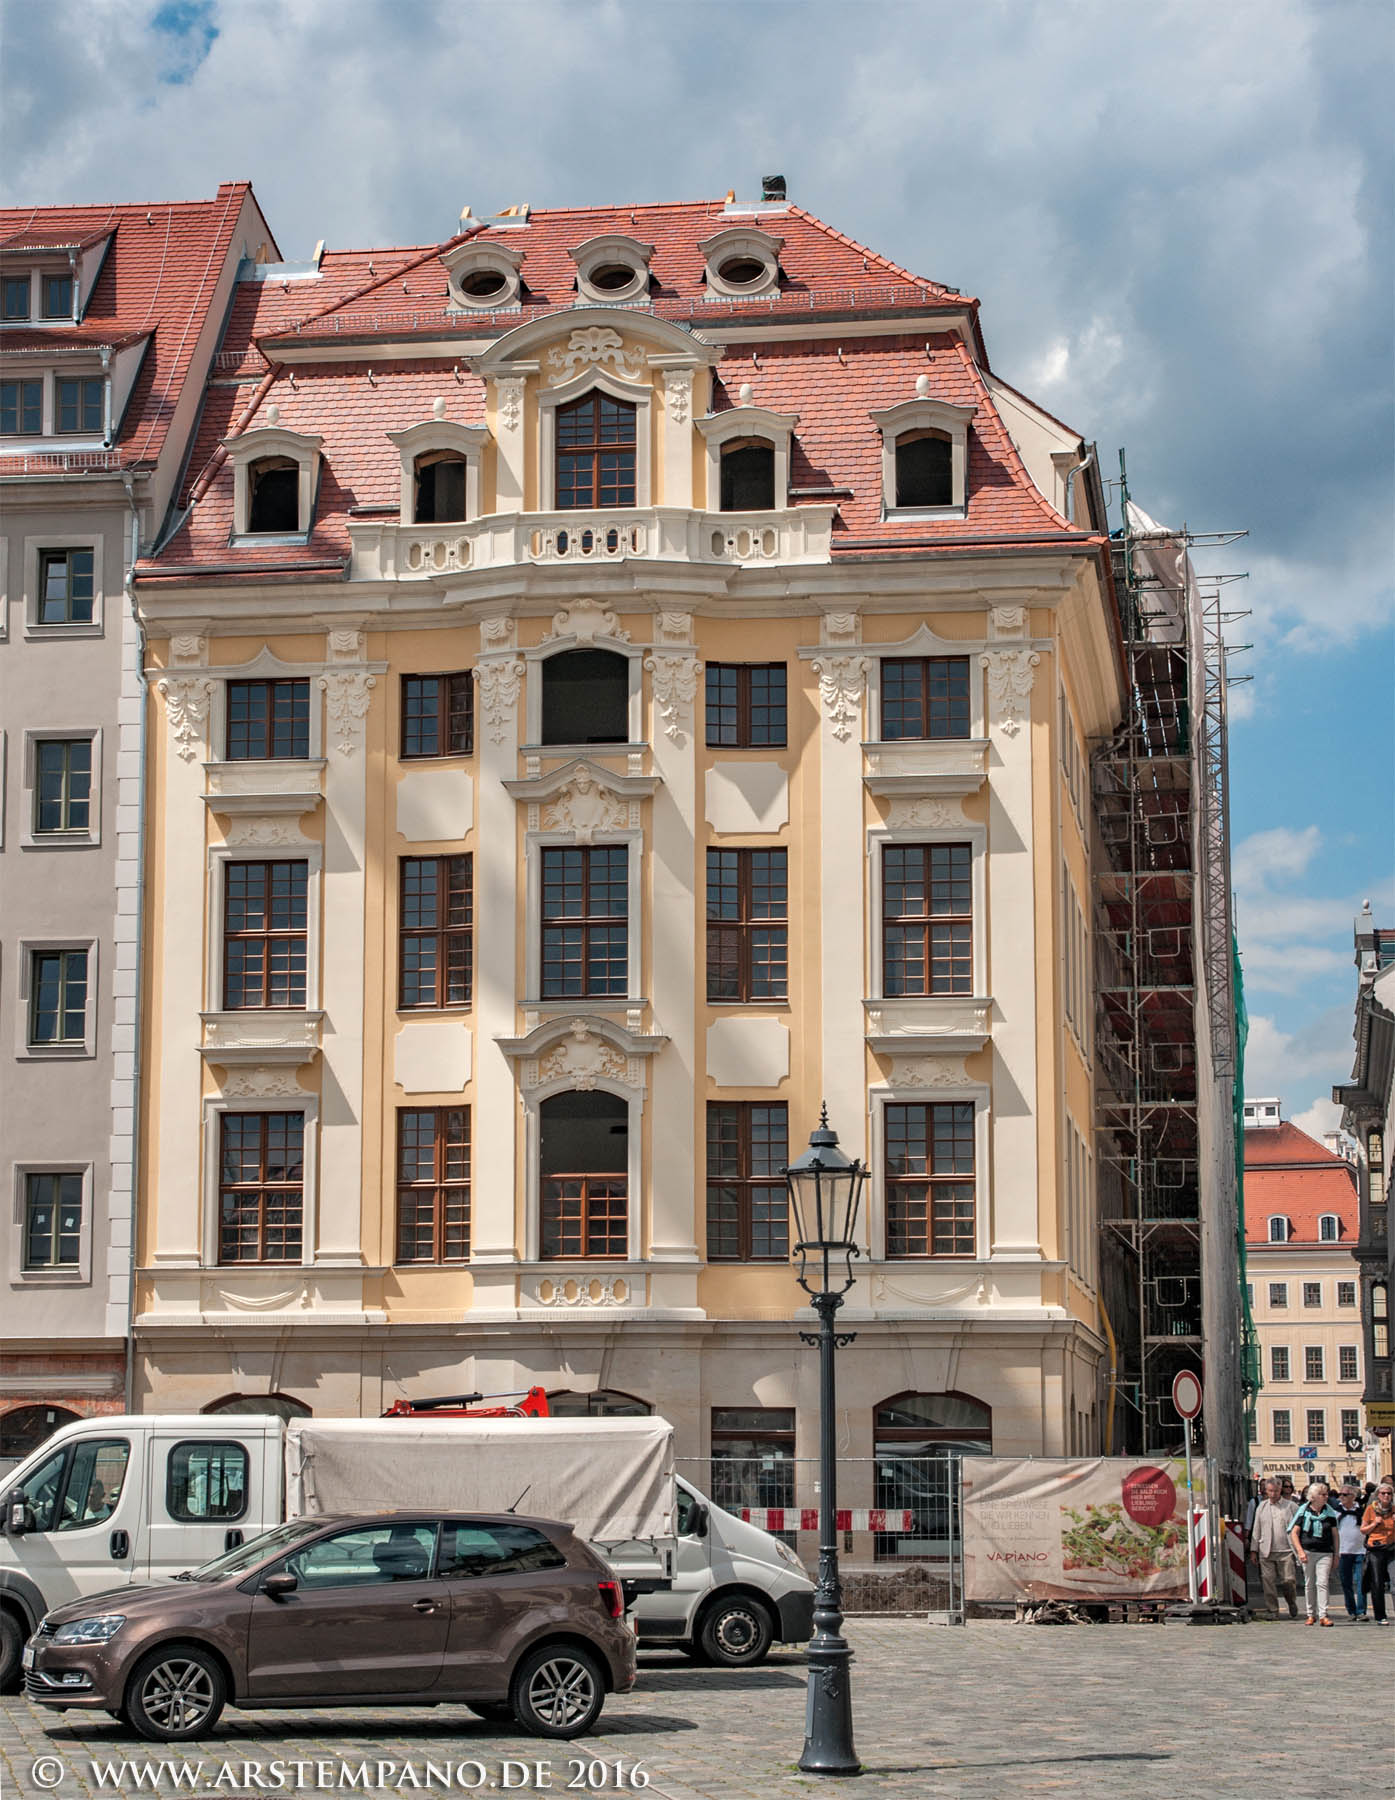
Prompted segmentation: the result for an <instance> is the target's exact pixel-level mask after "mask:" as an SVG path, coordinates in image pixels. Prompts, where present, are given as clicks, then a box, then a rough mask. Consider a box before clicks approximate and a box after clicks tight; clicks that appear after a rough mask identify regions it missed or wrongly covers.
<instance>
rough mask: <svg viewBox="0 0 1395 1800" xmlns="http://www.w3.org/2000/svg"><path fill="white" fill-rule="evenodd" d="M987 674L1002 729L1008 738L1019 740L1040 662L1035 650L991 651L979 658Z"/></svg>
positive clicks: (991, 697)
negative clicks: (1035, 670) (1018, 735)
mask: <svg viewBox="0 0 1395 1800" xmlns="http://www.w3.org/2000/svg"><path fill="white" fill-rule="evenodd" d="M978 660H979V662H980V663H981V664H982V665H983V667H984V668H985V669H986V670H987V671H988V698H989V700H990V701H991V702H992V704H993V707H994V709H995V710H996V713H997V719H998V723H999V725H1001V726H1002V728H1003V731H1004V733H1005V735H1006V736H1008V737H1016V736H1017V733H1018V732H1019V731H1020V730H1021V728H1022V723H1023V721H1024V720H1025V719H1026V717H1027V715H1028V713H1029V712H1030V710H1031V695H1032V683H1033V681H1034V680H1035V679H1036V677H1035V676H1034V674H1033V673H1032V671H1033V670H1034V669H1035V668H1036V666H1037V664H1038V663H1039V662H1040V661H1041V657H1040V656H1039V655H1038V654H1037V652H1036V651H1035V650H991V651H985V652H984V653H983V655H982V656H980V657H979V659H978Z"/></svg>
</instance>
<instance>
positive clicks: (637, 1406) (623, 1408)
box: [547, 1388, 654, 1419]
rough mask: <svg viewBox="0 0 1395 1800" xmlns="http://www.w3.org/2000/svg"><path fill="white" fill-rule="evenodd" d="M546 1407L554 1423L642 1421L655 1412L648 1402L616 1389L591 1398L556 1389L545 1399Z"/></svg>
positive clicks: (590, 1396)
mask: <svg viewBox="0 0 1395 1800" xmlns="http://www.w3.org/2000/svg"><path fill="white" fill-rule="evenodd" d="M547 1406H548V1411H549V1412H550V1413H551V1414H552V1416H553V1417H554V1418H556V1419H642V1418H648V1417H649V1415H650V1414H651V1413H652V1412H653V1410H654V1408H653V1406H652V1405H651V1404H650V1402H649V1401H648V1400H639V1399H636V1397H635V1396H634V1395H633V1394H622V1393H621V1392H620V1391H619V1389H618V1388H597V1389H596V1390H595V1392H594V1393H590V1394H578V1393H577V1392H576V1390H575V1389H574V1388H559V1389H558V1390H557V1392H556V1393H552V1394H549V1395H548V1396H547Z"/></svg>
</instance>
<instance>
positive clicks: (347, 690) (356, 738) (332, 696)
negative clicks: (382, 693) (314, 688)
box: [320, 669, 378, 756]
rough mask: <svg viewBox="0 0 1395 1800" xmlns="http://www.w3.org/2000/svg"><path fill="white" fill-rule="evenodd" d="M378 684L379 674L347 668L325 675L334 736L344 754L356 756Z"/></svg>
mask: <svg viewBox="0 0 1395 1800" xmlns="http://www.w3.org/2000/svg"><path fill="white" fill-rule="evenodd" d="M377 685H378V678H377V676H376V675H368V674H364V673H359V672H354V673H350V672H349V671H348V670H347V669H339V670H336V671H335V672H334V673H333V674H332V675H321V677H320V686H321V688H322V689H323V690H324V696H325V712H326V713H327V715H328V718H329V728H330V735H331V736H332V737H333V738H334V740H335V748H336V749H337V750H338V751H339V754H340V755H341V756H352V755H353V753H354V751H355V750H356V749H357V747H358V745H359V744H360V742H361V741H362V737H363V721H364V717H365V715H366V714H367V712H368V706H369V702H370V701H371V700H372V698H373V689H374V688H375V687H377Z"/></svg>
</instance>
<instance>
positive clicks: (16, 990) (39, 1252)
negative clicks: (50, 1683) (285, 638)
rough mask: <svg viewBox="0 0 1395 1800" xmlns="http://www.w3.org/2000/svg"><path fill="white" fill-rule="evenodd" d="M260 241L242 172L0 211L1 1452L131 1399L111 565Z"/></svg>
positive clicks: (128, 934) (125, 1009)
mask: <svg viewBox="0 0 1395 1800" xmlns="http://www.w3.org/2000/svg"><path fill="white" fill-rule="evenodd" d="M274 254H275V250H274V245H272V244H271V242H270V234H269V232H268V230H267V227H266V223H265V221H264V220H263V218H262V215H261V212H260V209H259V207H258V205H257V202H256V200H255V198H254V196H253V194H252V191H251V188H250V186H249V185H248V184H247V183H245V182H230V183H226V184H224V185H223V186H222V187H220V188H219V190H218V193H217V196H216V197H215V198H214V199H212V200H200V201H192V202H178V203H174V204H160V205H154V206H146V205H135V206H124V205H123V206H105V205H103V206H81V207H35V208H11V209H7V210H4V211H0V1059H3V1061H2V1062H0V1180H2V1181H3V1182H4V1184H5V1194H6V1199H7V1205H6V1208H5V1211H6V1215H7V1216H6V1218H5V1221H4V1230H3V1232H0V1466H3V1463H4V1462H5V1461H7V1460H8V1459H10V1458H12V1457H14V1456H15V1455H17V1454H19V1453H21V1452H22V1451H23V1450H25V1449H27V1448H29V1447H30V1446H31V1445H32V1444H33V1443H35V1442H38V1441H39V1440H40V1439H42V1438H43V1437H44V1436H46V1435H47V1433H48V1432H49V1431H51V1430H52V1429H53V1428H54V1427H55V1426H56V1425H58V1424H62V1423H64V1422H66V1420H67V1419H68V1418H70V1417H71V1416H73V1415H74V1414H84V1413H94V1412H102V1411H120V1410H121V1409H122V1407H123V1405H124V1402H125V1387H126V1343H127V1334H128V1325H129V1320H130V1297H131V1279H132V1276H131V1270H132V1262H131V1230H132V1194H133V1182H134V1171H135V1166H136V1140H135V1135H134V1131H135V1119H136V1082H137V1080H138V1073H139V1072H138V1069H137V1047H136V1046H137V1030H136V1026H137V1013H138V1008H139V1005H140V998H139V995H140V987H141V970H140V958H139V938H140V906H141V886H142V883H141V868H142V834H141V799H140V791H141V780H140V771H141V763H142V754H143V720H144V699H143V688H142V680H141V674H140V671H141V667H142V657H141V653H140V642H139V633H138V629H137V627H136V625H135V623H134V619H133V614H132V609H131V606H130V601H129V596H128V593H127V577H128V574H129V571H130V568H131V565H132V562H133V561H134V559H135V558H136V556H138V555H139V554H141V553H142V552H143V551H147V550H148V549H149V548H150V547H151V545H152V544H153V543H154V542H155V541H156V540H157V538H158V535H159V532H160V529H161V526H162V524H163V521H164V519H165V516H166V512H167V510H168V507H169V503H170V498H171V495H172V492H173V490H174V487H175V484H176V482H177V480H178V479H179V476H180V474H181V471H182V469H183V465H184V462H185V459H186V457H187V456H188V454H189V448H190V445H191V444H192V442H193V432H194V427H195V425H196V423H197V420H198V416H199V410H200V406H201V403H202V397H203V392H204V384H205V381H206V380H207V379H208V377H209V375H210V373H211V367H212V362H213V356H214V352H215V350H216V347H217V343H218V339H219V336H220V334H221V332H222V329H223V324H224V321H225V319H226V316H227V312H228V307H229V305H230V302H231V299H232V295H233V292H234V287H235V283H236V278H237V271H238V266H239V263H240V262H241V261H242V260H243V259H245V258H253V257H257V256H260V257H261V258H262V260H265V259H266V258H267V257H268V256H272V255H274Z"/></svg>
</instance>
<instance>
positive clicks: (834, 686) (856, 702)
mask: <svg viewBox="0 0 1395 1800" xmlns="http://www.w3.org/2000/svg"><path fill="white" fill-rule="evenodd" d="M869 661H870V659H869V658H868V657H865V656H819V657H815V659H814V661H813V663H812V664H811V665H810V666H811V667H812V669H813V671H814V673H815V674H816V675H817V676H818V678H819V693H820V695H821V696H822V698H823V703H824V705H825V706H826V707H827V709H828V716H829V718H830V719H831V720H832V721H833V735H834V737H836V738H837V739H838V742H839V743H840V744H841V743H845V742H846V741H847V739H848V738H850V737H851V736H852V734H853V731H854V730H855V729H856V727H857V726H858V725H859V724H860V722H861V718H862V695H863V690H864V689H865V687H866V684H867V669H868V666H869Z"/></svg>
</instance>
